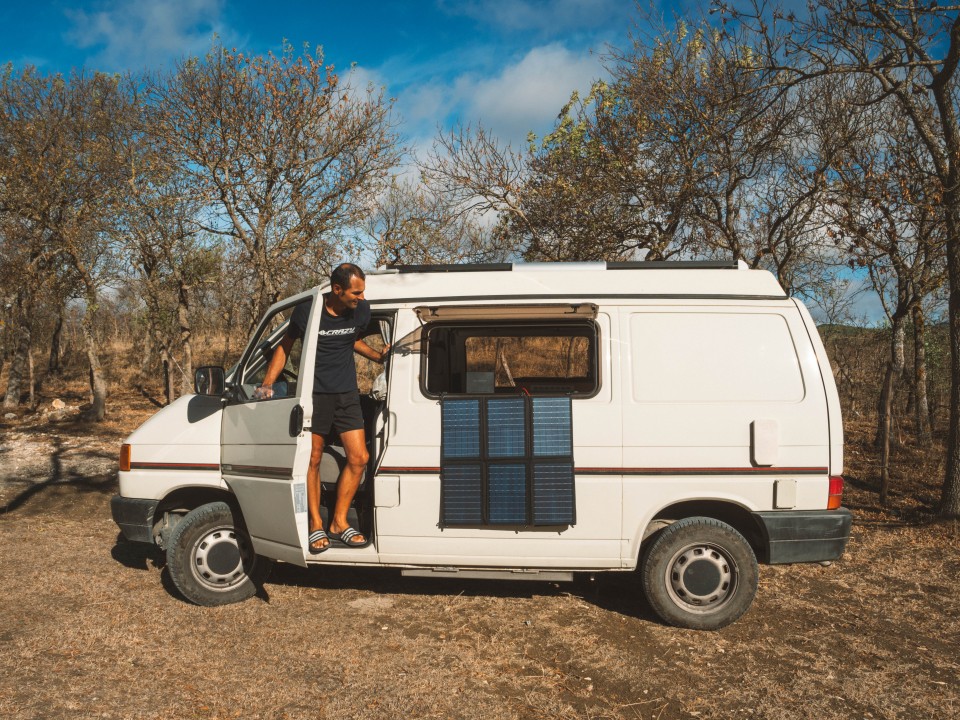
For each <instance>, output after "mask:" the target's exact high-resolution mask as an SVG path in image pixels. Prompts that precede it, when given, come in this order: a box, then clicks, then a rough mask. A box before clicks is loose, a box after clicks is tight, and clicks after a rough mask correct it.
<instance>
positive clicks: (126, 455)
mask: <svg viewBox="0 0 960 720" xmlns="http://www.w3.org/2000/svg"><path fill="white" fill-rule="evenodd" d="M120 470H121V471H123V472H130V446H129V445H128V444H127V443H124V444H123V445H121V446H120Z"/></svg>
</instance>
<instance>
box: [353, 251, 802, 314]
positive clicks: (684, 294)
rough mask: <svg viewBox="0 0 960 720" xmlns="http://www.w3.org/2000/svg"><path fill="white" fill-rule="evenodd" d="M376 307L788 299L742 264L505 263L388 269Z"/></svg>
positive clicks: (376, 279)
mask: <svg viewBox="0 0 960 720" xmlns="http://www.w3.org/2000/svg"><path fill="white" fill-rule="evenodd" d="M366 285H367V293H366V294H367V295H368V296H369V299H370V302H371V304H373V305H382V304H384V303H391V304H393V303H405V302H407V303H423V302H424V301H433V302H448V301H449V302H463V301H464V300H472V301H497V300H499V301H513V300H522V299H537V300H547V299H549V300H557V301H562V300H566V299H570V300H590V299H609V298H618V297H623V298H663V299H685V298H690V299H751V300H783V299H786V297H787V296H786V294H785V293H784V291H783V288H781V287H780V284H779V283H778V282H777V280H776V278H775V277H774V276H773V275H772V274H771V273H769V272H768V271H766V270H751V269H749V268H748V267H747V266H746V264H744V263H743V262H742V261H741V262H739V263H737V262H720V263H717V262H692V263H685V262H679V261H676V262H675V261H666V262H637V263H633V262H630V263H603V262H587V263H498V264H489V265H468V264H464V265H430V266H400V267H393V268H383V269H380V270H375V271H373V272H370V273H368V274H367V282H366Z"/></svg>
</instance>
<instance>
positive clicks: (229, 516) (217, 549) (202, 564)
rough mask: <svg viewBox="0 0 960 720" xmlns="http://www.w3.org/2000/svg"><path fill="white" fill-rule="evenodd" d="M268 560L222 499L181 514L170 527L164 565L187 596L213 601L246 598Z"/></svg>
mask: <svg viewBox="0 0 960 720" xmlns="http://www.w3.org/2000/svg"><path fill="white" fill-rule="evenodd" d="M272 567H273V561H272V560H269V559H268V558H265V557H263V556H261V555H257V554H256V553H255V552H254V551H253V546H252V544H251V543H250V538H249V537H248V536H247V533H246V532H245V531H244V530H243V528H242V527H239V526H238V525H237V524H236V522H235V520H234V516H233V511H232V510H231V509H230V506H229V505H227V504H226V503H225V502H214V503H208V504H207V505H201V506H200V507H198V508H196V509H194V510H191V511H190V512H189V513H187V514H186V515H184V517H183V519H182V520H180V522H179V523H177V525H176V527H174V528H173V531H172V532H171V533H170V543H169V545H168V547H167V569H168V570H169V572H170V579H171V580H173V584H174V585H175V586H176V588H177V590H179V591H180V593H181V594H182V595H183V596H184V597H185V598H186V599H187V600H189V601H190V602H193V603H196V604H197V605H205V606H208V607H209V606H214V605H227V604H229V603H234V602H240V601H241V600H246V599H247V598H249V597H251V596H252V595H254V594H255V593H256V592H257V586H258V585H259V584H260V583H262V582H263V581H264V580H266V578H267V576H268V575H269V574H270V570H271V568H272Z"/></svg>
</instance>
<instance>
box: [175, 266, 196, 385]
mask: <svg viewBox="0 0 960 720" xmlns="http://www.w3.org/2000/svg"><path fill="white" fill-rule="evenodd" d="M177 322H178V323H179V324H180V347H181V348H183V367H182V368H181V370H182V371H183V373H182V374H183V377H182V378H181V388H180V394H181V395H187V394H189V393H192V392H193V344H192V343H191V338H192V337H193V330H192V328H191V327H190V289H189V288H188V287H187V286H186V285H184V284H183V283H181V284H180V287H179V291H178V298H177Z"/></svg>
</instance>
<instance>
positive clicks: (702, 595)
mask: <svg viewBox="0 0 960 720" xmlns="http://www.w3.org/2000/svg"><path fill="white" fill-rule="evenodd" d="M665 580H666V584H667V588H668V589H669V592H670V598H671V599H672V600H673V602H675V603H676V604H677V605H678V606H680V607H682V608H683V609H684V610H686V611H687V612H693V613H700V614H706V613H710V612H714V611H716V610H717V609H718V608H719V607H720V606H721V605H723V604H724V603H725V602H726V601H727V600H729V599H730V597H731V596H732V595H733V593H734V591H735V590H736V588H737V566H736V563H734V561H733V560H732V559H731V558H730V557H729V556H728V555H727V554H726V553H725V552H724V551H723V549H722V548H719V547H716V546H714V545H708V544H705V543H699V544H695V545H689V546H687V547H685V548H683V549H682V550H680V551H679V552H678V553H677V554H676V555H674V556H673V558H672V559H671V560H670V563H669V565H667V573H666V578H665Z"/></svg>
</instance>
